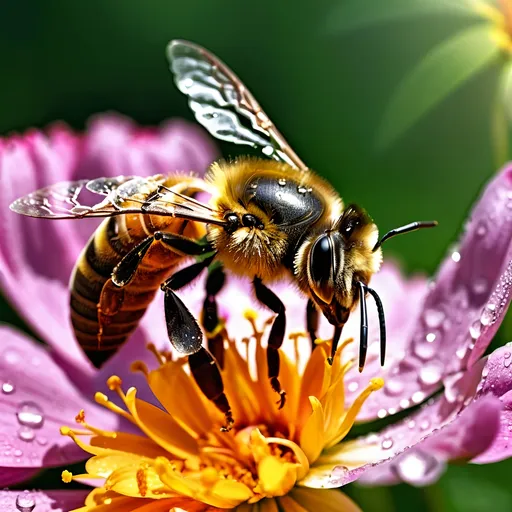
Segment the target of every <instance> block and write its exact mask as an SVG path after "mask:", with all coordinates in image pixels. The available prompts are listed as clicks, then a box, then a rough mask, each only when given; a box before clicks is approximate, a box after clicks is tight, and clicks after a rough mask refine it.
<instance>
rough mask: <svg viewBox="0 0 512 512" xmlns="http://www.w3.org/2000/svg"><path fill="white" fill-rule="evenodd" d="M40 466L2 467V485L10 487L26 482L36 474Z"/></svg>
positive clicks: (0, 469)
mask: <svg viewBox="0 0 512 512" xmlns="http://www.w3.org/2000/svg"><path fill="white" fill-rule="evenodd" d="M38 472H39V468H35V469H34V468H16V469H14V468H0V487H2V488H4V487H8V486H10V485H15V484H18V483H20V482H25V481H27V480H29V479H30V478H32V477H33V476H35V475H36V474H37V473H38Z"/></svg>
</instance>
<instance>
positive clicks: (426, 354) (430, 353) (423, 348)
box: [414, 342, 436, 360]
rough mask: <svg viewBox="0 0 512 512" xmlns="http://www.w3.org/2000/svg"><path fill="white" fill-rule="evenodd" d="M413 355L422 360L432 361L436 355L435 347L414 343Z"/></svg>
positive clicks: (429, 344)
mask: <svg viewBox="0 0 512 512" xmlns="http://www.w3.org/2000/svg"><path fill="white" fill-rule="evenodd" d="M414 353H415V354H416V355H417V356H418V357H419V358H420V359H423V360H426V359H432V358H433V357H434V355H435V354H436V345H435V344H433V343H428V342H427V343H416V344H415V345H414Z"/></svg>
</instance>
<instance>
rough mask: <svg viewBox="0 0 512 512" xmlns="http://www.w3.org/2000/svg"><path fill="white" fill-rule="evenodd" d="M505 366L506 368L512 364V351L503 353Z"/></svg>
mask: <svg viewBox="0 0 512 512" xmlns="http://www.w3.org/2000/svg"><path fill="white" fill-rule="evenodd" d="M503 358H504V359H503V366H504V367H505V368H509V367H510V365H511V364H512V358H511V357H510V352H505V353H504V354H503Z"/></svg>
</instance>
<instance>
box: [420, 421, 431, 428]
mask: <svg viewBox="0 0 512 512" xmlns="http://www.w3.org/2000/svg"><path fill="white" fill-rule="evenodd" d="M428 427H430V421H428V420H423V421H422V422H421V423H420V429H421V430H427V428H428Z"/></svg>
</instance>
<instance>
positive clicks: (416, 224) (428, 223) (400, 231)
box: [373, 220, 437, 252]
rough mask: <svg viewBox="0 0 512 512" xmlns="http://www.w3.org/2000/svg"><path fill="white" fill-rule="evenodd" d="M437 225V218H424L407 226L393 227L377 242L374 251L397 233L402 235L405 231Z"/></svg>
mask: <svg viewBox="0 0 512 512" xmlns="http://www.w3.org/2000/svg"><path fill="white" fill-rule="evenodd" d="M436 226H437V220H423V221H421V220H420V221H416V222H411V223H410V224H406V225H405V226H400V227H399V228H395V229H392V230H391V231H388V232H387V233H386V234H385V235H384V236H383V237H382V238H381V239H380V240H379V241H378V242H377V243H376V244H375V247H374V248H373V252H375V251H376V250H377V249H378V248H379V247H380V246H381V245H382V244H383V243H384V242H385V241H386V240H388V239H390V238H393V237H394V236H397V235H402V234H404V233H410V232H411V231H416V230H417V229H423V228H435V227H436Z"/></svg>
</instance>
